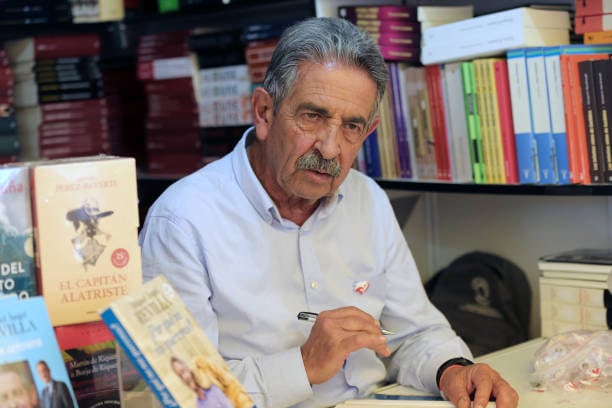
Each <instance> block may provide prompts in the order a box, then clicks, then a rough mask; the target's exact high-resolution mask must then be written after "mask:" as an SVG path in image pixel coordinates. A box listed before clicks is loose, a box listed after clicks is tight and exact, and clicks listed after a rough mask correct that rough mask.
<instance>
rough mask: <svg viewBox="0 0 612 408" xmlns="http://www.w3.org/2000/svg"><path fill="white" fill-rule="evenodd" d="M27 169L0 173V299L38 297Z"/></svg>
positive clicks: (20, 168)
mask: <svg viewBox="0 0 612 408" xmlns="http://www.w3.org/2000/svg"><path fill="white" fill-rule="evenodd" d="M37 290H38V289H37V285H36V268H35V261H34V244H33V237H32V213H31V210H30V184H29V179H28V169H27V167H25V166H13V167H6V168H2V169H0V296H2V295H9V294H15V295H17V296H18V297H19V298H21V299H24V298H27V297H30V296H35V295H36V294H37Z"/></svg>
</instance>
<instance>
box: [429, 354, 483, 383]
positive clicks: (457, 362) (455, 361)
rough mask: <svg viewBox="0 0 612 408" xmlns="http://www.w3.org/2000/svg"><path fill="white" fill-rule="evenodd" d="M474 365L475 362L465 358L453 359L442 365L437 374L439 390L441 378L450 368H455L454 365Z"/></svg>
mask: <svg viewBox="0 0 612 408" xmlns="http://www.w3.org/2000/svg"><path fill="white" fill-rule="evenodd" d="M472 364H474V362H473V361H472V360H468V359H467V358H465V357H457V358H451V359H450V360H448V361H447V362H446V363H444V364H442V365H441V366H440V368H438V372H437V373H436V385H437V386H438V389H439V388H440V378H441V377H442V373H443V372H444V370H446V369H447V368H448V367H450V366H454V365H460V366H469V365H472Z"/></svg>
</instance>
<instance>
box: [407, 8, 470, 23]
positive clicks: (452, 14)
mask: <svg viewBox="0 0 612 408" xmlns="http://www.w3.org/2000/svg"><path fill="white" fill-rule="evenodd" d="M472 17H474V5H473V4H466V5H463V6H418V7H417V20H418V21H421V22H423V21H447V22H449V23H450V22H454V21H460V20H465V19H468V18H472Z"/></svg>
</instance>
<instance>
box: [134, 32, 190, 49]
mask: <svg viewBox="0 0 612 408" xmlns="http://www.w3.org/2000/svg"><path fill="white" fill-rule="evenodd" d="M188 37H189V32H188V31H166V32H163V33H153V34H144V35H141V36H140V41H139V43H138V47H139V48H140V47H143V48H147V47H153V46H157V45H159V44H166V43H176V42H181V41H184V40H185V39H186V38H188Z"/></svg>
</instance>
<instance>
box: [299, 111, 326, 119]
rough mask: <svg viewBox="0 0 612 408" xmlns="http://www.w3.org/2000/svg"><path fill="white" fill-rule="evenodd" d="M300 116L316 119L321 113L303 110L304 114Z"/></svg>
mask: <svg viewBox="0 0 612 408" xmlns="http://www.w3.org/2000/svg"><path fill="white" fill-rule="evenodd" d="M302 116H303V117H304V119H306V120H310V121H316V120H319V119H320V118H321V115H320V114H318V113H316V112H305V113H304V114H302Z"/></svg>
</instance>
